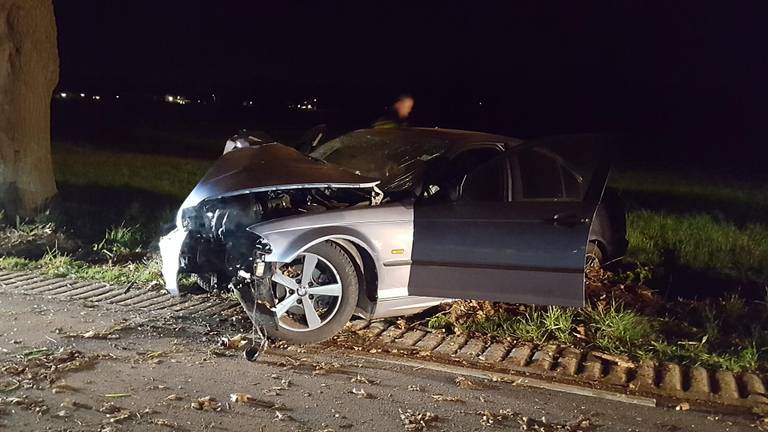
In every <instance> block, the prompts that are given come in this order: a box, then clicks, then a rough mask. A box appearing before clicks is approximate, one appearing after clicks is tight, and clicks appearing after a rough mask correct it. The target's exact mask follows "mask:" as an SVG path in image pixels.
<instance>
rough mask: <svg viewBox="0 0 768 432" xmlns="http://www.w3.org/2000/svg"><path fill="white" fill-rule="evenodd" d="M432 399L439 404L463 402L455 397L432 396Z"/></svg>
mask: <svg viewBox="0 0 768 432" xmlns="http://www.w3.org/2000/svg"><path fill="white" fill-rule="evenodd" d="M432 399H434V400H436V401H440V402H464V401H463V400H461V399H459V398H457V397H455V396H446V395H441V394H433V395H432Z"/></svg>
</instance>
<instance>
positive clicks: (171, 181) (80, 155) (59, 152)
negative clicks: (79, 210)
mask: <svg viewBox="0 0 768 432" xmlns="http://www.w3.org/2000/svg"><path fill="white" fill-rule="evenodd" d="M53 159H54V170H55V174H56V181H57V182H59V183H65V184H69V185H80V186H89V187H93V186H97V187H101V188H107V189H122V188H130V189H136V190H143V191H149V192H152V193H156V194H162V195H166V196H169V197H174V198H176V199H178V200H183V199H184V198H186V196H187V194H189V191H190V190H192V187H194V185H195V184H196V183H197V181H198V180H200V177H202V176H203V174H205V171H206V170H207V169H208V167H209V166H210V165H211V162H210V161H206V160H200V159H191V158H182V157H171V156H159V155H146V154H138V153H116V152H106V151H98V150H91V149H84V148H81V147H74V146H69V145H56V146H54V148H53Z"/></svg>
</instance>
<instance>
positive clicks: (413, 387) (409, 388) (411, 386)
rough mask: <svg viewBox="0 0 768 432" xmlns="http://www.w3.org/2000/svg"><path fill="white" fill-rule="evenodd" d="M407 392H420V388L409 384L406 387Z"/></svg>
mask: <svg viewBox="0 0 768 432" xmlns="http://www.w3.org/2000/svg"><path fill="white" fill-rule="evenodd" d="M408 391H417V392H420V391H421V386H419V385H418V384H410V385H408Z"/></svg>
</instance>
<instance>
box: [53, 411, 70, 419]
mask: <svg viewBox="0 0 768 432" xmlns="http://www.w3.org/2000/svg"><path fill="white" fill-rule="evenodd" d="M70 415H71V414H70V413H69V411H67V410H61V411H58V412H56V414H54V415H53V416H54V417H58V418H67V417H69V416H70Z"/></svg>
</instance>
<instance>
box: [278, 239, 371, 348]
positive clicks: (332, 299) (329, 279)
mask: <svg viewBox="0 0 768 432" xmlns="http://www.w3.org/2000/svg"><path fill="white" fill-rule="evenodd" d="M272 282H273V284H272V290H273V295H274V297H275V314H276V315H277V326H276V327H271V328H269V329H268V331H269V333H270V335H271V336H273V337H275V338H278V339H282V340H285V341H287V342H292V343H314V342H320V341H322V340H325V339H328V338H330V337H332V336H333V335H335V334H336V333H338V331H339V330H341V329H342V328H343V327H344V325H345V324H346V323H347V322H348V321H349V319H350V318H351V317H352V314H353V313H354V311H355V306H356V305H357V296H358V283H357V274H356V272H355V267H354V265H353V264H352V260H351V259H350V258H349V256H348V255H347V254H346V253H344V251H343V250H342V249H341V248H340V247H338V246H337V245H335V244H334V243H331V242H323V243H320V244H317V245H315V246H312V247H311V248H309V249H307V250H306V251H305V252H303V253H301V254H299V255H298V256H297V257H296V259H294V260H293V261H291V262H290V263H285V264H283V265H280V266H278V268H277V269H276V270H275V272H274V274H273V275H272Z"/></svg>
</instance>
